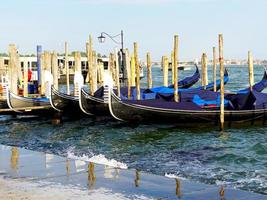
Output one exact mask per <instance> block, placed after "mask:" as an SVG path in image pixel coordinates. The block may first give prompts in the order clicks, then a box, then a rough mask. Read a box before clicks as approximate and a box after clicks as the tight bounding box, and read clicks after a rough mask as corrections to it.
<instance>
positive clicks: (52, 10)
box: [0, 0, 267, 60]
mask: <svg viewBox="0 0 267 200" xmlns="http://www.w3.org/2000/svg"><path fill="white" fill-rule="evenodd" d="M0 8H1V12H0V16H1V19H2V20H1V25H0V26H1V29H0V51H1V52H3V51H7V45H8V44H9V43H15V44H17V45H18V46H19V51H20V52H22V53H31V52H34V53H35V49H36V45H37V44H42V45H43V48H44V49H47V50H56V51H63V44H64V41H65V40H67V41H68V42H69V46H70V50H83V51H84V49H85V41H86V40H87V37H88V35H89V34H90V33H91V34H92V35H93V38H94V48H95V49H96V50H97V51H99V52H102V53H107V52H108V51H111V50H112V49H113V47H114V46H115V45H114V44H113V43H112V42H111V41H110V40H107V41H106V43H105V44H99V43H98V41H97V36H99V34H100V32H101V31H105V32H108V33H110V34H117V33H119V32H120V30H121V29H123V30H124V33H125V46H126V47H129V48H130V49H132V48H133V42H134V41H137V42H138V43H139V55H140V57H141V58H144V57H145V53H146V52H147V51H150V52H151V54H152V59H153V60H160V57H161V56H162V55H165V54H169V53H170V51H171V49H172V47H173V42H172V41H173V35H174V34H176V33H177V34H178V35H179V36H180V49H179V50H180V51H179V57H180V59H181V60H192V59H194V58H199V57H200V56H201V53H202V52H206V53H207V54H208V58H211V56H212V55H211V52H212V46H214V45H216V46H217V43H218V33H223V35H224V47H225V48H224V54H225V58H239V59H243V58H244V59H245V58H246V56H247V51H248V50H251V51H252V52H253V55H254V57H255V58H260V59H263V58H267V48H266V45H267V26H266V25H267V1H266V0H253V1H251V0H131V1H128V0H43V1H41V0H5V1H4V0H3V1H2V2H1V4H0Z"/></svg>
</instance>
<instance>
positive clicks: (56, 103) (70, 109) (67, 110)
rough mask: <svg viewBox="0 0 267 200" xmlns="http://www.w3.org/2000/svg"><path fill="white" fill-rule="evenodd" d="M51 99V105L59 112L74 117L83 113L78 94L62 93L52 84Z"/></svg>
mask: <svg viewBox="0 0 267 200" xmlns="http://www.w3.org/2000/svg"><path fill="white" fill-rule="evenodd" d="M49 99H50V104H51V106H52V107H53V108H54V109H55V110H56V111H58V112H61V113H63V114H66V115H68V116H70V117H73V118H75V117H79V116H81V115H83V112H82V111H81V109H80V106H79V97H78V96H72V95H67V94H64V93H61V92H59V91H58V90H56V89H55V88H54V87H53V86H51V90H50V98H49Z"/></svg>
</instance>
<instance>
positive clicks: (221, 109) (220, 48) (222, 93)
mask: <svg viewBox="0 0 267 200" xmlns="http://www.w3.org/2000/svg"><path fill="white" fill-rule="evenodd" d="M219 62H220V82H221V87H220V131H223V130H224V58H223V35H222V34H219Z"/></svg>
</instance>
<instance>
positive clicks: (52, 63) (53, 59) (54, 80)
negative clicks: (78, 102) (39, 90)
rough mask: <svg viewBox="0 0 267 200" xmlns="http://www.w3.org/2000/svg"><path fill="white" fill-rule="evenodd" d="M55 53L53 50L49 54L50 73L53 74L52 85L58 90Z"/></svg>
mask: <svg viewBox="0 0 267 200" xmlns="http://www.w3.org/2000/svg"><path fill="white" fill-rule="evenodd" d="M57 60H58V58H57V53H56V52H55V51H53V53H52V56H51V65H52V75H53V86H54V88H55V89H57V90H58V62H57Z"/></svg>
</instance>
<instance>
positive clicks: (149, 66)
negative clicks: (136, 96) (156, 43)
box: [146, 52, 152, 88]
mask: <svg viewBox="0 0 267 200" xmlns="http://www.w3.org/2000/svg"><path fill="white" fill-rule="evenodd" d="M146 63H147V64H146V65H147V88H152V71H151V57H150V53H149V52H147V54H146Z"/></svg>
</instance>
